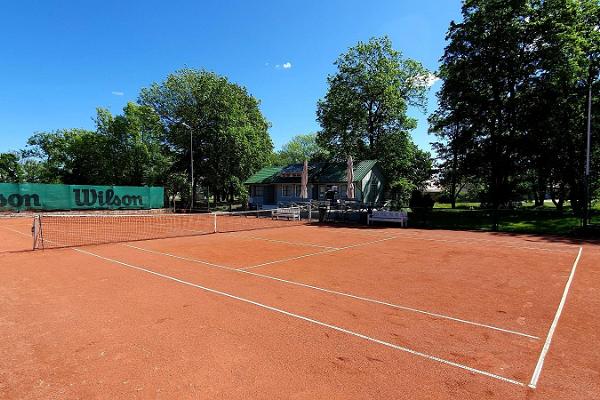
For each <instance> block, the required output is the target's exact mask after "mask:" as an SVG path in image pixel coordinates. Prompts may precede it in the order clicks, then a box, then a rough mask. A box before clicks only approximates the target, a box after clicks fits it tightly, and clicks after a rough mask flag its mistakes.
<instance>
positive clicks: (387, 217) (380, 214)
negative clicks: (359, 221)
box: [367, 210, 408, 227]
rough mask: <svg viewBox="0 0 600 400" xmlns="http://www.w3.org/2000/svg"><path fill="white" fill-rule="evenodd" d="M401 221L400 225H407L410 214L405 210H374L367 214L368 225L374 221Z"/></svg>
mask: <svg viewBox="0 0 600 400" xmlns="http://www.w3.org/2000/svg"><path fill="white" fill-rule="evenodd" d="M375 221H381V222H399V223H400V226H402V227H405V226H406V223H407V222H408V214H407V213H405V212H404V211H384V210H382V211H373V212H372V213H371V214H368V215H367V225H371V223H372V222H375Z"/></svg>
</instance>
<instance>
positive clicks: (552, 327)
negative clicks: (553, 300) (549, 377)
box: [529, 247, 583, 389]
mask: <svg viewBox="0 0 600 400" xmlns="http://www.w3.org/2000/svg"><path fill="white" fill-rule="evenodd" d="M582 252H583V247H580V248H579V253H577V258H575V262H574V263H573V268H572V269H571V274H570V275H569V279H568V280H567V284H566V285H565V290H564V292H563V296H562V299H560V304H559V305H558V309H557V310H556V315H555V316H554V320H553V321H552V325H550V329H549V330H548V336H547V337H546V342H545V343H544V347H543V348H542V352H541V353H540V358H539V359H538V362H537V365H536V366H535V370H534V371H533V376H532V377H531V381H530V382H529V387H530V388H532V389H535V387H536V386H537V382H538V379H539V378H540V374H541V373H542V367H543V366H544V359H545V358H546V354H548V350H549V349H550V343H551V342H552V336H553V335H554V330H555V329H556V326H557V325H558V320H559V319H560V314H561V313H562V310H563V307H564V306H565V302H566V301H567V295H568V294H569V289H570V288H571V283H572V282H573V277H574V276H575V270H576V269H577V264H578V263H579V259H580V258H581V253H582Z"/></svg>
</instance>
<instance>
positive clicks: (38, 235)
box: [31, 215, 44, 250]
mask: <svg viewBox="0 0 600 400" xmlns="http://www.w3.org/2000/svg"><path fill="white" fill-rule="evenodd" d="M31 235H32V237H33V250H35V249H37V248H38V246H39V244H38V242H39V243H41V245H42V247H43V246H44V239H43V238H42V220H41V218H40V216H39V215H36V216H34V217H33V226H32V227H31Z"/></svg>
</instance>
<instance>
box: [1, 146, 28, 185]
mask: <svg viewBox="0 0 600 400" xmlns="http://www.w3.org/2000/svg"><path fill="white" fill-rule="evenodd" d="M22 178H23V169H22V167H21V164H20V163H19V155H18V154H16V153H0V183H17V182H20V181H21V179H22Z"/></svg>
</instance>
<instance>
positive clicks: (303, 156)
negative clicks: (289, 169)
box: [273, 133, 330, 165]
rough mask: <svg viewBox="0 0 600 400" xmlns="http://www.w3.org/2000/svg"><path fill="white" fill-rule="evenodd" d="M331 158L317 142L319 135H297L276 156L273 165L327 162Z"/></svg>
mask: <svg viewBox="0 0 600 400" xmlns="http://www.w3.org/2000/svg"><path fill="white" fill-rule="evenodd" d="M329 157H330V154H329V152H328V151H327V150H325V149H324V148H322V147H321V146H320V145H319V143H318V142H317V135H316V134H314V133H309V134H305V135H296V136H294V137H293V138H291V139H290V141H289V142H287V143H286V144H284V145H283V146H282V147H281V150H279V151H278V152H277V153H276V154H275V159H274V161H273V164H277V165H288V164H298V163H302V162H304V160H308V161H325V160H327V159H328V158H329Z"/></svg>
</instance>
